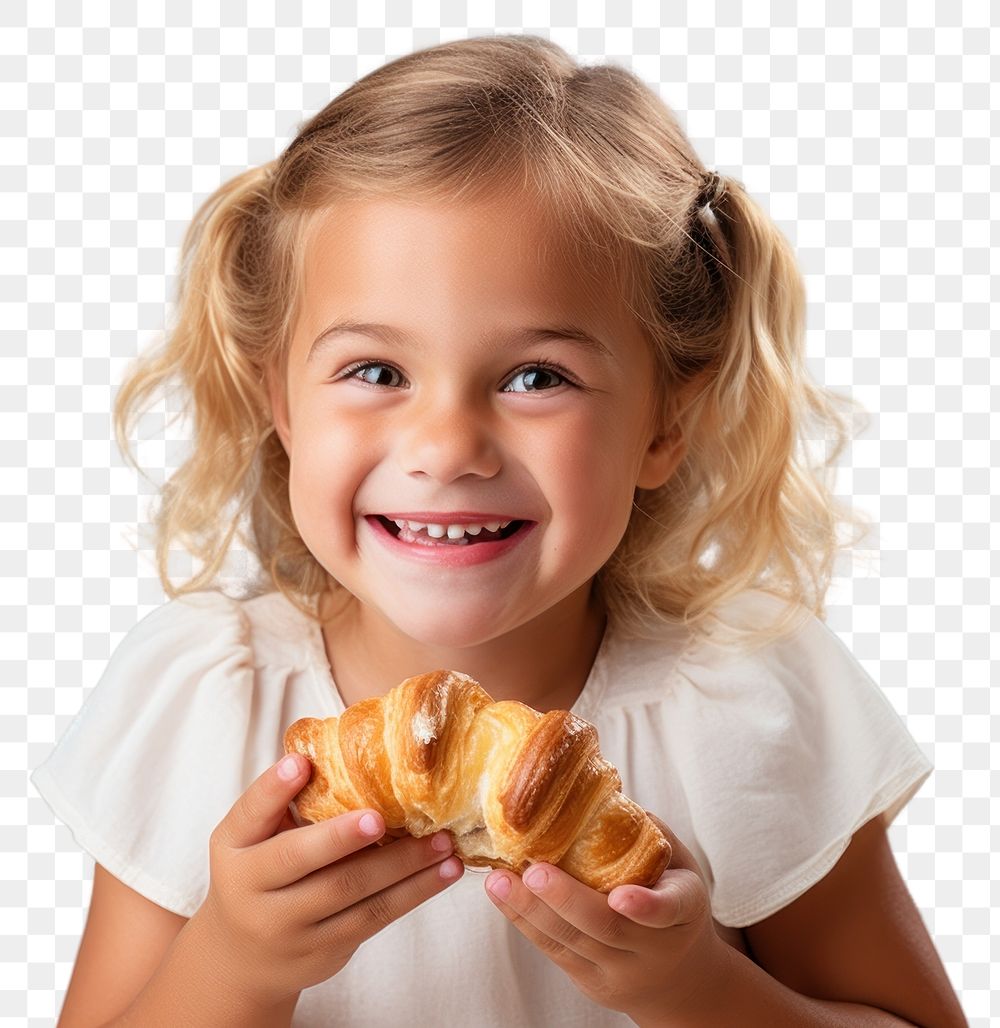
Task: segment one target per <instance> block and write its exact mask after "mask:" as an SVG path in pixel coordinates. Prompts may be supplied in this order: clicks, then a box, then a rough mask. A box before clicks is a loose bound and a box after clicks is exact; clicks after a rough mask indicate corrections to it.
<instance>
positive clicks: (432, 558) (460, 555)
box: [364, 514, 537, 568]
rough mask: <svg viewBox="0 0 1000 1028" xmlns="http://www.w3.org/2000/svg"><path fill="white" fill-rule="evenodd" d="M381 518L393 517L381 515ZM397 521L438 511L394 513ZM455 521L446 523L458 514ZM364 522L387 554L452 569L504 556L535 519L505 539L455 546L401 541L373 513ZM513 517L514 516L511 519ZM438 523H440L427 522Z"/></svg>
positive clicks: (470, 519)
mask: <svg viewBox="0 0 1000 1028" xmlns="http://www.w3.org/2000/svg"><path fill="white" fill-rule="evenodd" d="M383 517H386V518H389V519H390V520H393V516H392V515H389V514H384V515H383ZM395 517H398V518H399V519H400V521H404V520H408V521H423V520H424V518H425V517H426V518H427V520H428V521H430V518H431V517H441V515H439V514H435V515H424V514H420V515H418V514H408V515H402V514H397V515H395ZM448 517H449V518H455V517H456V515H454V514H449V515H448ZM480 517H481V515H478V514H477V515H475V516H474V517H472V516H468V517H466V518H465V523H468V524H476V523H478V519H479V518H480ZM458 518H459V519H458V520H450V521H448V522H447V523H448V524H452V525H458V524H462V523H463V521H462V520H461V515H459V516H458ZM486 519H487V520H493V521H504V520H506V519H505V518H497V517H495V516H492V515H487V516H486ZM364 520H365V524H367V525H368V527H369V528H370V529H371V531H372V535H373V536H374V537H375V539H377V540H378V542H379V543H380V544H381V545H382V546H384V547H386V549H388V550H389V551H390V552H391V553H395V554H397V555H398V556H401V557H407V558H409V559H410V560H415V561H422V562H423V563H425V564H435V565H437V566H438V567H452V568H464V567H472V566H473V565H476V564H487V563H489V562H490V561H492V560H497V559H498V558H499V557H502V556H504V555H505V554H507V553H509V552H510V551H511V550H513V549H515V548H516V547H517V546H519V545H520V544H521V543H522V542H523V540H524V539H525V538H526V537H527V536H528V534H529V533H530V532H531V530H532V529H533V528H534V527H535V525H536V524H537V522H536V521H525V522H524V523H523V524H522V525H521V527H520V528H519V529H518V530H517V531H516V532H515V533H514V534H513V535H511V536H508V537H507V538H506V539H497V540H496V541H495V542H482V543H475V544H472V545H469V546H455V545H454V544H449V543H438V544H436V545H426V544H423V543H404V542H400V540H399V539H397V538H396V537H395V536H394V535H393V534H392V533H391V532H390V531H389V530H388V529H387V528H386V527H385V525H383V524H382V522H381V521H379V519H378V518H377V517H375V516H374V515H366V516H365V519H364ZM511 520H516V519H511ZM431 523H432V524H434V523H438V524H439V523H440V522H431Z"/></svg>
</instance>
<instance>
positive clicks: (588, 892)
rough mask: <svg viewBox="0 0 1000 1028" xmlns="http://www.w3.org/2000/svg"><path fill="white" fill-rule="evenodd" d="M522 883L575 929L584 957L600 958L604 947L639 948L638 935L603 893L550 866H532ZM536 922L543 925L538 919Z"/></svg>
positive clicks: (578, 944) (576, 946)
mask: <svg viewBox="0 0 1000 1028" xmlns="http://www.w3.org/2000/svg"><path fill="white" fill-rule="evenodd" d="M521 881H522V883H523V885H524V886H525V888H527V889H528V890H529V891H530V892H531V894H532V895H533V896H535V897H537V898H538V899H539V900H541V901H542V903H543V904H544V905H545V906H546V907H547V908H548V909H549V910H551V911H552V912H553V914H554V915H555V916H556V918H557V919H558V920H561V921H563V922H565V923H566V924H568V925H570V926H571V927H572V928H573V929H575V931H576V932H577V933H578V935H579V936H580V938H579V939H578V940H576V943H575V947H574V948H576V949H577V951H578V952H580V953H581V954H582V955H584V956H586V957H589V958H591V959H599V957H600V956H601V953H600V949H599V948H598V947H600V946H610V947H611V948H612V949H618V950H632V949H634V948H635V943H636V941H637V939H636V932H635V931H634V930H630V925H629V922H628V920H626V919H625V918H623V917H622V916H621V915H620V914H619V913H618V912H617V911H615V910H613V909H612V908H610V907H609V906H608V900H607V897H606V896H605V895H604V894H603V893H600V892H598V891H597V890H596V889H591V888H590V887H589V886H586V885H584V884H583V882H581V881H579V880H577V879H576V878H574V877H573V876H572V875H570V874H567V873H566V872H565V871H563V870H561V869H560V868H558V867H555V866H553V865H552V864H546V863H538V864H532V865H531V867H529V868H528V869H527V870H526V871H525V872H524V874H523V875H522V878H521ZM535 923H536V924H537V923H539V922H538V921H537V920H536V922H535ZM540 926H542V925H540ZM559 930H560V931H564V932H566V936H567V938H572V936H571V935H570V933H569V932H568V931H567V930H566V929H561V928H560V929H559ZM595 943H596V944H597V945H594V944H595Z"/></svg>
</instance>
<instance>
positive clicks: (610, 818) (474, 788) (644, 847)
mask: <svg viewBox="0 0 1000 1028" xmlns="http://www.w3.org/2000/svg"><path fill="white" fill-rule="evenodd" d="M284 746H285V752H286V753H290V752H297V753H301V754H303V755H304V756H306V757H308V758H309V760H310V761H311V763H312V773H311V775H310V778H309V781H308V783H307V784H306V785H305V787H304V788H303V789H302V790H301V792H299V794H298V795H297V796H296V797H295V806H296V809H297V810H298V813H299V815H300V817H301V818H303V819H305V820H307V821H322V820H324V819H326V818H330V817H336V816H338V815H339V814H343V813H346V812H347V811H349V810H356V809H358V808H360V807H370V808H373V809H375V810H377V811H379V813H380V814H382V816H383V817H384V818H385V822H386V828H387V830H388V832H389V833H394V834H399V832H400V830H405V831H406V832H408V833H409V834H411V835H414V836H423V835H429V834H431V833H433V832H436V831H438V830H440V829H442V828H444V829H448V831H450V832H451V834H452V835H453V837H454V840H455V853H456V855H457V856H459V857H460V858H461V860H462V861H463V862H464V863H465V864H467V865H469V866H471V867H497V868H507V869H508V870H511V871H515V872H518V873H520V872H522V871H523V870H524V869H525V868H526V867H527V866H528V865H529V864H531V863H534V862H536V861H542V860H544V861H546V862H548V863H552V864H555V865H556V866H558V867H560V868H562V869H563V870H564V871H566V872H567V873H568V874H571V875H573V877H575V878H577V879H579V880H580V881H582V882H583V883H584V884H586V885H589V886H590V887H591V888H593V889H597V890H598V891H599V892H609V891H610V890H611V889H613V888H614V887H615V886H617V885H626V884H636V885H645V886H651V885H652V884H653V883H654V882H655V881H656V880H657V879H658V878H659V877H660V875H661V874H662V873H663V871H664V869H665V868H666V867H667V865H668V864H669V862H670V843H669V842H668V841H667V839H666V837H665V836H664V835H663V833H662V832H661V831H660V829H659V828H658V827H657V825H656V823H655V822H654V821H653V820H652V819H651V818H650V817H649V815H647V814H646V812H645V811H644V810H643V809H642V808H641V807H640V806H639V805H638V804H636V803H634V802H633V801H632V800H630V799H628V797H626V796H624V795H622V792H621V784H622V783H621V777H620V776H619V774H618V771H617V770H616V769H615V768H614V767H613V766H612V765H611V764H609V763H608V762H607V761H606V760H604V759H603V758H602V757H601V754H600V750H599V747H598V738H597V729H596V728H594V726H593V725H591V724H589V723H588V722H586V721H584V720H582V719H581V718H579V717H577V716H576V715H575V714H573V713H571V712H570V711H568V710H550V711H549V712H548V713H547V714H541V713H539V712H538V711H537V710H535V709H533V708H532V707H529V706H527V705H526V704H524V703H519V702H517V701H516V700H501V701H500V702H496V703H495V702H494V701H493V699H492V697H491V696H490V695H489V694H488V693H487V692H486V691H485V690H484V689H483V688H482V686H480V684H479V683H478V682H477V681H476V680H475V679H473V678H470V677H469V676H468V675H463V674H460V673H459V672H456V671H432V672H429V673H428V674H424V675H418V676H416V677H415V678H408V679H407V680H406V681H404V682H401V683H400V684H399V685H397V686H396V687H395V688H394V689H392V690H390V692H388V693H387V694H386V695H385V696H383V697H377V698H374V699H368V700H362V701H360V702H359V703H353V704H351V706H349V707H348V708H347V709H346V710H345V711H344V713H343V714H342V715H341V716H340V717H339V718H336V717H331V718H325V719H319V718H310V717H307V718H301V719H300V720H298V721H296V722H295V723H294V724H292V725H290V726H289V728H288V729H287V730H286V732H285V738H284Z"/></svg>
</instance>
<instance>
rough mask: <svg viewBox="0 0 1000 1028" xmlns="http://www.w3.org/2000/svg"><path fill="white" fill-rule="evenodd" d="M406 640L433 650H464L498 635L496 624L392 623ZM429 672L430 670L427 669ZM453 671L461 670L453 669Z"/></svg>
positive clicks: (422, 621) (424, 621)
mask: <svg viewBox="0 0 1000 1028" xmlns="http://www.w3.org/2000/svg"><path fill="white" fill-rule="evenodd" d="M393 624H394V625H395V626H396V627H397V628H398V629H399V631H401V632H402V633H403V634H404V635H405V636H407V638H409V639H412V640H413V641H414V642H416V643H420V645H422V646H427V647H431V648H434V649H446V650H466V649H471V648H472V647H474V646H480V645H482V644H483V643H487V642H489V641H490V640H491V639H495V638H496V637H497V635H499V634H500V633H499V632H498V631H497V627H496V623H495V622H494V623H492V624H484V625H479V626H474V625H469V624H464V625H456V624H454V623H449V622H441V621H430V622H429V621H426V620H421V621H419V622H417V623H412V622H407V621H402V622H400V621H393ZM428 670H430V669H428ZM453 670H461V669H460V668H458V669H453Z"/></svg>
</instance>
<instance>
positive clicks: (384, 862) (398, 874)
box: [286, 832, 464, 922]
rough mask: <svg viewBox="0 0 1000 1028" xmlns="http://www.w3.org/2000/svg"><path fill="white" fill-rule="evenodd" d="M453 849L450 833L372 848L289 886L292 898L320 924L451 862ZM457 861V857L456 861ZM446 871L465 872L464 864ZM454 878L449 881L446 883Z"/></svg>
mask: <svg viewBox="0 0 1000 1028" xmlns="http://www.w3.org/2000/svg"><path fill="white" fill-rule="evenodd" d="M452 849H453V844H452V838H451V835H450V833H448V832H438V833H436V834H435V835H432V836H424V837H422V838H419V839H415V838H411V837H407V838H406V839H399V840H398V841H397V842H394V843H392V845H390V846H369V847H366V848H365V849H362V850H360V851H359V852H357V853H353V854H351V855H350V856H347V857H344V858H343V859H342V860H338V861H337V862H335V863H332V864H330V865H329V866H328V867H323V868H320V869H319V870H318V871H316V872H315V873H314V874H311V875H309V876H308V877H306V878H304V879H303V880H302V881H300V882H297V883H295V884H293V885H291V886H289V887H288V889H287V890H286V891H287V892H288V894H289V897H290V898H291V899H293V900H294V901H295V902H296V903H300V904H304V906H305V907H306V908H307V909H308V910H309V911H311V912H312V913H311V914H309V915H308V916H307V917H306V918H305V919H306V920H307V921H312V922H320V921H323V920H325V919H326V918H328V917H332V916H333V915H334V914H338V913H340V912H341V911H344V910H347V909H348V908H349V907H352V906H354V905H355V904H356V903H360V902H361V901H362V900H366V899H369V898H370V897H372V896H376V895H378V894H379V893H381V892H383V891H384V890H386V889H389V888H391V887H392V886H394V885H396V884H397V883H399V882H401V881H404V880H405V879H407V878H410V877H411V876H412V875H415V874H418V873H419V872H421V871H423V870H425V869H426V868H430V867H434V866H435V865H441V864H443V863H444V862H445V860H446V858H447V859H450V856H451V853H452ZM456 860H457V858H456ZM446 870H451V871H454V870H458V871H459V872H461V871H462V870H464V868H462V862H461V861H460V860H457V867H456V865H455V864H449V865H448V867H447V868H446ZM450 880H451V879H447V878H446V879H445V882H447V881H450Z"/></svg>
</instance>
